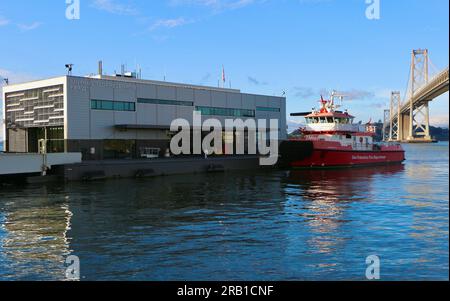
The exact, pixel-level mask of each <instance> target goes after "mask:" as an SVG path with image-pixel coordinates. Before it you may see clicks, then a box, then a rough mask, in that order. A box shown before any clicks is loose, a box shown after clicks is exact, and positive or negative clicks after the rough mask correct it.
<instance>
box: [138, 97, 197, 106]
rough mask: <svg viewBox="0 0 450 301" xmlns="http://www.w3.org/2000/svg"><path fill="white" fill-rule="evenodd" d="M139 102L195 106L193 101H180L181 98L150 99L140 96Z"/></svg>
mask: <svg viewBox="0 0 450 301" xmlns="http://www.w3.org/2000/svg"><path fill="white" fill-rule="evenodd" d="M137 102H138V103H150V104H156V105H171V106H188V107H193V106H194V102H192V101H180V100H166V99H150V98H138V99H137Z"/></svg>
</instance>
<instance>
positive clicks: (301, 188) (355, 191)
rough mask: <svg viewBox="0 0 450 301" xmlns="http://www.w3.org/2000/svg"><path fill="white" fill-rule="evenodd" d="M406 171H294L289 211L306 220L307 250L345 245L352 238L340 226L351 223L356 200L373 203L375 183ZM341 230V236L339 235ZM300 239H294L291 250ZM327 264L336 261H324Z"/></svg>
mask: <svg viewBox="0 0 450 301" xmlns="http://www.w3.org/2000/svg"><path fill="white" fill-rule="evenodd" d="M402 171H404V166H403V165H392V166H380V167H370V168H354V169H332V170H293V171H290V172H289V173H288V177H287V179H286V184H287V185H286V188H285V192H286V196H287V202H286V206H285V211H286V213H287V214H290V215H296V216H298V217H300V218H301V220H302V221H304V223H305V225H306V229H303V230H302V231H306V232H307V233H308V234H311V235H308V237H307V239H306V244H307V252H311V253H319V254H320V253H323V254H331V253H335V252H337V250H339V249H342V248H343V244H345V242H346V241H347V240H348V239H350V238H349V236H348V235H346V233H345V231H342V229H340V228H341V227H342V226H343V224H345V223H349V222H351V217H349V216H347V214H346V213H347V212H346V211H347V210H349V207H351V203H352V202H370V201H372V200H371V198H370V193H371V192H372V191H373V188H372V187H371V186H372V182H373V180H374V178H377V177H395V176H396V175H397V174H399V173H401V172H402ZM336 233H340V235H336ZM297 241H298V240H297V239H296V238H295V237H294V238H293V239H292V241H291V243H293V246H291V249H292V248H293V249H295V248H297V249H298V250H300V251H302V252H303V251H304V250H303V248H299V247H298V246H295V245H296V244H297ZM321 265H322V266H324V267H327V266H334V264H331V263H330V264H329V265H327V264H321Z"/></svg>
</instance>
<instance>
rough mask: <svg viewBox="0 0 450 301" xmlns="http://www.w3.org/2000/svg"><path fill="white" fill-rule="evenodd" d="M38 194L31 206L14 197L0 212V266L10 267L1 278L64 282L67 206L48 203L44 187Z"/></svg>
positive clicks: (67, 243)
mask: <svg viewBox="0 0 450 301" xmlns="http://www.w3.org/2000/svg"><path fill="white" fill-rule="evenodd" d="M37 191H38V192H39V197H37V198H35V199H33V201H32V202H30V200H29V199H26V198H23V197H20V196H19V195H17V196H13V197H11V198H10V199H9V200H8V201H7V202H6V203H5V204H4V205H3V206H2V208H1V209H2V212H3V219H2V223H1V227H2V231H3V232H4V233H3V235H2V234H1V233H0V250H1V254H0V263H3V262H8V263H9V266H8V267H7V269H3V270H2V271H1V272H0V276H6V277H8V276H13V277H14V278H16V279H23V280H27V279H38V278H42V279H49V280H51V279H63V278H62V276H63V275H64V260H65V257H66V256H67V255H68V254H70V246H69V243H70V239H69V238H68V237H67V232H68V231H69V230H70V223H71V221H70V220H71V216H72V214H71V212H70V210H69V205H68V204H67V202H56V203H55V202H53V201H51V200H50V199H49V197H48V192H47V188H46V187H45V186H44V187H41V188H39V189H37V190H35V192H37ZM1 265H3V264H1ZM30 265H32V266H33V269H32V270H29V269H28V267H29V266H30Z"/></svg>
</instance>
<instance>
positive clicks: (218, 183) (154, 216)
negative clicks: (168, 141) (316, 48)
mask: <svg viewBox="0 0 450 301" xmlns="http://www.w3.org/2000/svg"><path fill="white" fill-rule="evenodd" d="M411 147H414V146H411ZM430 147H434V146H430ZM446 150H448V146H447V147H446ZM441 153H442V154H441ZM447 153H448V152H442V151H439V154H441V155H440V156H439V155H437V154H435V155H433V156H431V157H426V158H425V159H427V160H425V161H424V158H423V155H422V150H420V151H419V152H414V151H413V150H410V151H408V153H407V154H408V158H409V161H407V162H406V165H404V166H403V165H395V166H385V167H374V168H357V169H347V170H342V169H341V170H309V171H308V170H305V171H291V172H284V171H267V172H255V171H251V172H247V173H242V172H239V173H232V172H229V173H228V172H227V173H223V174H211V175H189V176H186V175H182V176H171V177H158V178H152V179H141V180H134V179H127V180H113V181H105V182H92V183H69V184H67V185H48V186H44V187H35V186H26V187H1V188H0V279H2V280H3V279H21V280H48V279H52V280H60V279H64V270H65V268H64V258H65V256H67V255H69V254H73V255H77V256H79V257H80V261H81V271H82V272H81V275H82V279H85V280H224V279H226V280H302V279H308V280H335V279H357V280H364V275H365V258H366V257H367V255H369V254H380V255H381V256H382V258H383V260H384V261H383V274H382V275H383V277H386V278H385V279H386V280H391V279H396V280H397V279H446V278H447V279H448V155H447ZM428 159H429V160H428ZM424 169H427V170H428V171H426V172H424ZM415 175H417V176H415ZM422 185H423V187H422ZM418 187H420V188H418Z"/></svg>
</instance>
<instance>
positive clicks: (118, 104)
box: [91, 99, 136, 111]
mask: <svg viewBox="0 0 450 301" xmlns="http://www.w3.org/2000/svg"><path fill="white" fill-rule="evenodd" d="M91 109H93V110H109V111H136V104H135V103H134V102H127V101H111V100H98V99H92V100H91Z"/></svg>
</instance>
